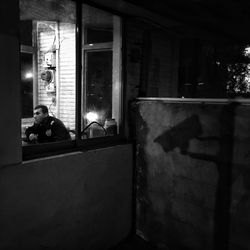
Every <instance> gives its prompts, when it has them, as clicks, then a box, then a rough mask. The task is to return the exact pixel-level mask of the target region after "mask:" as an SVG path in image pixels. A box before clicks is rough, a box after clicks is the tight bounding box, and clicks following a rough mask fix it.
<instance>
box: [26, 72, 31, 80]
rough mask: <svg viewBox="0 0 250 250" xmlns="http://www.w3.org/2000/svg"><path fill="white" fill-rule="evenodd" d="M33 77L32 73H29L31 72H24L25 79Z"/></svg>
mask: <svg viewBox="0 0 250 250" xmlns="http://www.w3.org/2000/svg"><path fill="white" fill-rule="evenodd" d="M32 77H33V74H32V73H31V72H27V73H26V74H25V78H26V79H29V78H32Z"/></svg>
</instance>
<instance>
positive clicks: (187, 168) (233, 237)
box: [134, 100, 250, 250]
mask: <svg viewBox="0 0 250 250" xmlns="http://www.w3.org/2000/svg"><path fill="white" fill-rule="evenodd" d="M134 110H135V111H136V112H135V114H136V119H135V120H136V139H137V155H138V157H137V232H138V234H141V235H142V236H143V237H145V238H146V239H148V240H149V241H151V242H152V243H154V244H156V245H158V246H161V247H163V248H164V247H166V248H167V247H169V248H167V249H171V250H172V249H180V248H181V247H185V249H250V238H249V229H250V213H249V211H250V185H249V183H250V165H249V163H250V133H249V132H250V116H249V113H250V106H248V105H239V104H237V103H231V104H230V103H225V102H224V103H223V102H220V101H218V103H211V102H210V103H209V102H207V103H202V102H197V103H191V102H188V101H182V102H177V101H176V100H175V101H173V100H172V101H170V100H141V101H138V102H137V103H135V105H134Z"/></svg>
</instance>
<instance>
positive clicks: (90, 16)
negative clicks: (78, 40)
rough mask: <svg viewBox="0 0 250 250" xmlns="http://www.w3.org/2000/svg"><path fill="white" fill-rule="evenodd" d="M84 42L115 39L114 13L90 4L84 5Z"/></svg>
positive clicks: (100, 41) (93, 42)
mask: <svg viewBox="0 0 250 250" xmlns="http://www.w3.org/2000/svg"><path fill="white" fill-rule="evenodd" d="M83 24H84V40H83V41H84V43H85V44H95V43H106V42H112V41H113V15H112V14H110V13H108V12H106V11H102V10H99V9H96V8H93V7H91V6H88V5H85V4H84V5H83Z"/></svg>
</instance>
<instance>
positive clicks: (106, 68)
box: [86, 51, 112, 123]
mask: <svg viewBox="0 0 250 250" xmlns="http://www.w3.org/2000/svg"><path fill="white" fill-rule="evenodd" d="M86 62H87V67H86V68H87V79H86V85H87V86H86V87H87V88H86V89H87V105H86V106H87V112H96V113H97V114H98V118H99V121H100V122H102V123H104V122H105V119H110V118H112V51H98V52H88V53H86Z"/></svg>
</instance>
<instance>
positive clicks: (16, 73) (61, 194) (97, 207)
mask: <svg viewBox="0 0 250 250" xmlns="http://www.w3.org/2000/svg"><path fill="white" fill-rule="evenodd" d="M18 17H19V13H18V1H17V0H14V1H11V2H10V1H7V0H6V1H1V2H0V21H1V22H0V46H1V48H2V52H1V56H0V65H1V67H0V75H1V79H0V83H1V84H0V85H1V91H0V113H1V122H0V137H1V140H0V204H1V206H0V249H44V248H46V249H91V250H93V249H106V248H108V247H110V246H112V245H114V244H116V243H117V242H119V241H120V240H122V239H124V238H125V237H126V236H127V235H128V234H129V233H130V229H131V210H132V208H131V199H132V146H131V145H130V144H127V145H122V146H113V147H110V148H103V149H100V150H93V151H88V152H76V153H72V154H65V155H61V156H56V157H50V158H43V159H37V160H33V161H29V162H22V145H21V137H20V136H21V112H20V111H21V110H20V109H21V107H20V103H21V100H20V65H19V31H18V27H19V23H18Z"/></svg>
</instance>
